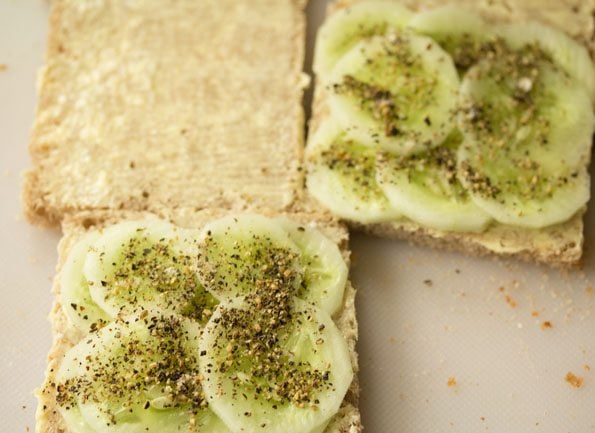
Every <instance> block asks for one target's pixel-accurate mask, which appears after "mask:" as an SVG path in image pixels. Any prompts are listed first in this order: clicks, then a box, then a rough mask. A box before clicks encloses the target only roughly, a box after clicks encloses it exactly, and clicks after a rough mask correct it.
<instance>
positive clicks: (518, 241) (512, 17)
mask: <svg viewBox="0 0 595 433" xmlns="http://www.w3.org/2000/svg"><path fill="white" fill-rule="evenodd" d="M359 1H365V0H337V1H336V2H334V3H332V4H331V5H330V6H329V8H328V13H329V14H332V13H333V12H334V11H335V10H337V9H338V8H344V7H348V6H349V5H352V4H354V3H357V2H359ZM401 3H403V4H405V5H407V6H409V7H410V8H411V9H413V10H423V9H429V8H432V7H436V6H441V5H447V4H455V5H460V6H461V7H466V8H470V9H471V10H474V11H476V12H478V13H480V14H481V15H482V16H483V17H484V18H485V19H486V20H488V21H498V22H507V21H515V22H521V21H523V20H529V19H532V20H541V21H543V22H544V23H546V24H549V25H552V26H554V27H557V28H559V29H561V30H563V31H565V32H567V33H568V34H570V35H571V36H573V37H574V38H575V39H577V40H578V41H580V42H581V43H583V44H584V45H586V46H587V47H588V48H589V50H590V51H591V53H592V55H593V54H594V53H595V50H594V47H595V42H594V39H593V34H594V22H593V18H592V15H591V14H592V12H593V11H595V3H592V2H589V1H586V0H583V1H579V2H569V1H564V0H562V1H557V0H545V1H544V0H531V1H521V0H515V1H503V0H491V1H487V0H486V1H476V0H402V1H401ZM326 99H327V96H326V90H325V89H324V88H323V87H322V86H316V89H315V92H314V102H313V109H312V112H313V115H312V121H311V124H310V134H309V135H310V136H311V135H312V131H315V130H316V129H317V128H318V127H319V125H320V124H321V123H322V122H324V121H325V120H326V119H327V118H328V117H329V116H330V113H329V109H328V107H327V105H326ZM585 211H586V209H584V208H583V209H581V210H579V212H577V214H576V215H574V216H573V217H572V218H571V219H570V220H568V221H566V222H564V223H562V224H558V225H555V226H551V227H546V228H544V229H539V230H532V229H523V228H518V227H511V226H505V225H502V224H494V225H492V226H491V227H490V228H488V229H487V230H486V231H485V232H483V233H454V232H450V233H449V232H444V231H439V230H434V229H429V228H426V227H423V226H421V225H419V224H417V223H414V222H412V221H394V222H385V223H379V224H361V223H355V222H350V225H351V226H352V227H353V228H355V229H358V230H361V231H364V232H367V233H370V234H373V235H376V236H380V237H385V238H395V239H406V240H410V241H413V242H415V243H418V244H424V245H429V246H433V247H437V248H442V249H450V250H458V251H462V252H465V253H467V254H470V255H485V254H495V255H498V256H503V257H515V258H520V259H523V260H528V261H534V262H540V263H546V264H548V265H552V266H561V267H567V266H574V265H577V264H578V263H579V262H580V258H581V255H582V248H583V242H584V237H583V215H584V213H585Z"/></svg>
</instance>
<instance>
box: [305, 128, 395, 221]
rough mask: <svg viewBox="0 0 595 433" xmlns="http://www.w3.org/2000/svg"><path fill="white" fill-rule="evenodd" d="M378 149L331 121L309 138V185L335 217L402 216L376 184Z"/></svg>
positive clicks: (385, 218) (383, 218) (373, 218)
mask: <svg viewBox="0 0 595 433" xmlns="http://www.w3.org/2000/svg"><path fill="white" fill-rule="evenodd" d="M375 159H376V152H375V149H373V148H370V147H367V146H363V145H361V144H359V143H357V142H355V141H354V140H351V139H348V138H346V137H345V133H343V132H342V130H341V127H340V126H338V125H337V124H335V123H333V122H331V121H328V122H326V123H324V124H323V125H321V126H320V127H319V129H318V130H317V131H316V132H315V133H314V134H313V135H312V136H311V137H310V138H309V139H308V147H307V148H306V170H307V176H306V186H307V188H308V191H309V193H310V194H311V195H312V196H313V197H314V198H316V200H318V201H319V202H320V203H321V204H322V205H323V206H324V207H326V208H328V209H330V210H331V211H332V212H333V213H334V214H335V215H338V216H340V217H341V218H345V219H347V220H351V221H357V222H361V223H373V222H381V221H391V220H394V219H397V218H399V217H400V216H401V214H400V212H398V211H397V210H396V209H395V208H393V207H392V206H391V204H390V203H389V201H388V200H387V198H386V197H385V195H384V193H383V192H382V190H381V189H380V187H379V186H378V184H377V183H376V179H375V176H376V163H375Z"/></svg>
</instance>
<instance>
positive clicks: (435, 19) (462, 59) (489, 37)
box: [407, 5, 495, 71]
mask: <svg viewBox="0 0 595 433" xmlns="http://www.w3.org/2000/svg"><path fill="white" fill-rule="evenodd" d="M453 23H456V25H453ZM407 27H408V28H409V29H410V30H412V31H414V32H416V33H419V34H422V35H426V36H429V37H431V38H432V39H434V40H435V41H436V42H438V44H440V46H441V47H442V48H443V49H444V50H445V51H446V52H448V53H449V54H450V55H451V56H452V58H453V61H454V64H455V65H456V67H457V69H459V71H465V70H467V69H468V68H469V67H471V66H472V65H473V64H474V63H475V62H476V61H477V60H478V59H479V58H480V56H481V54H482V52H485V51H486V49H487V48H488V44H489V43H490V42H492V41H493V40H494V38H495V32H494V31H492V28H491V27H490V26H489V25H488V24H487V23H486V22H485V21H484V20H483V19H482V18H481V17H480V16H479V15H476V14H475V13H473V12H471V11H468V10H465V9H462V8H461V7H459V6H454V5H446V6H441V7H437V8H433V9H429V10H425V11H422V12H419V13H417V14H415V15H414V16H413V17H412V18H411V21H410V22H409V24H408V25H407Z"/></svg>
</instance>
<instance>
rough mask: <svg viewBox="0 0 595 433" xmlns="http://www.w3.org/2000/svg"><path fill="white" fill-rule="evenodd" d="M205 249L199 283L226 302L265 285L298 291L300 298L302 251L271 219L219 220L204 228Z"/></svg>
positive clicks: (241, 217) (202, 245) (202, 243)
mask: <svg viewBox="0 0 595 433" xmlns="http://www.w3.org/2000/svg"><path fill="white" fill-rule="evenodd" d="M199 245H200V253H199V256H198V262H199V267H198V274H199V278H200V280H201V282H202V284H204V286H205V287H206V288H207V290H209V291H210V292H211V293H212V294H213V295H214V296H215V297H217V298H218V299H219V300H221V301H228V300H230V299H233V298H236V297H243V296H245V295H247V294H250V293H254V291H255V290H256V289H257V288H258V287H260V286H262V285H265V286H268V285H276V286H283V287H292V288H293V290H294V291H295V292H296V293H297V291H298V289H299V287H300V285H301V282H302V279H303V276H304V268H303V266H302V263H301V260H300V249H299V248H298V246H297V245H296V244H295V242H293V241H292V240H291V238H290V236H289V234H288V233H287V232H286V231H285V230H283V228H282V227H281V226H279V224H276V223H275V221H274V220H272V219H270V218H266V217H264V216H261V215H254V214H243V215H237V216H228V217H225V218H221V219H218V220H216V221H213V222H211V223H209V224H207V225H206V226H205V227H204V229H203V232H202V235H201V240H200V243H199Z"/></svg>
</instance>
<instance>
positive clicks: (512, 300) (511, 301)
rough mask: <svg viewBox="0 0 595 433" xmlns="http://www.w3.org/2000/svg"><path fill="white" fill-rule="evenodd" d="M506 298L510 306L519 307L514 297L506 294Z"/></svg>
mask: <svg viewBox="0 0 595 433" xmlns="http://www.w3.org/2000/svg"><path fill="white" fill-rule="evenodd" d="M504 299H505V300H506V303H507V304H508V305H509V306H510V308H516V307H517V305H518V304H517V302H516V301H515V300H514V298H513V297H512V296H510V295H506V296H505V297H504Z"/></svg>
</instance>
